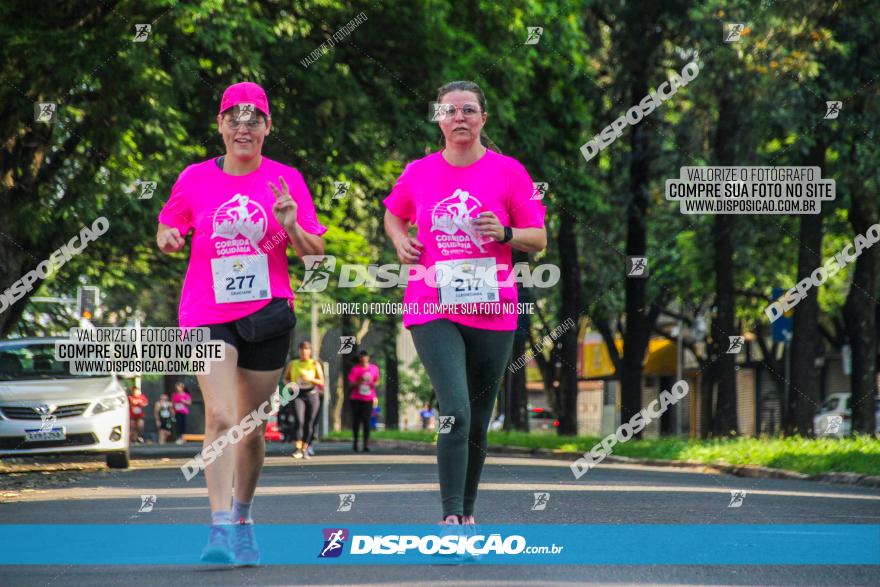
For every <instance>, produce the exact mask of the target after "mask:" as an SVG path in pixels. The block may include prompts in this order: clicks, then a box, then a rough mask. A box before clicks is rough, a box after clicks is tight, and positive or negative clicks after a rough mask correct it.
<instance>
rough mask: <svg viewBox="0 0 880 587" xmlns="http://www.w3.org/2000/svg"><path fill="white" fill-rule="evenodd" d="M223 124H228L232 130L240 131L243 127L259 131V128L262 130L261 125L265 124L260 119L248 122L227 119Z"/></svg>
mask: <svg viewBox="0 0 880 587" xmlns="http://www.w3.org/2000/svg"><path fill="white" fill-rule="evenodd" d="M223 122H224V123H225V124H226V126H227V127H228V128H230V129H232V130H238V129H239V128H241V125H244V127H245V128H246V129H247V130H257V129H258V128H260V125H261V124H263V120H262V119H259V118H258V119H255V120H248V121H244V120H233V119H231V118H227V119H225V120H224V121H223Z"/></svg>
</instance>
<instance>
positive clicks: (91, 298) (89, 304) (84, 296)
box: [76, 285, 100, 320]
mask: <svg viewBox="0 0 880 587" xmlns="http://www.w3.org/2000/svg"><path fill="white" fill-rule="evenodd" d="M99 298H100V290H99V289H98V288H97V287H95V286H93V285H84V286H82V287H80V288H78V289H77V290H76V307H77V312H78V313H79V317H80V318H85V319H86V320H91V319H92V317H93V316H94V315H95V311H96V310H97V309H98V299H99Z"/></svg>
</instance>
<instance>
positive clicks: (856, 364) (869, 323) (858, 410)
mask: <svg viewBox="0 0 880 587" xmlns="http://www.w3.org/2000/svg"><path fill="white" fill-rule="evenodd" d="M852 197H853V200H854V203H855V200H856V198H857V196H856V195H855V194H853V196H852ZM866 197H872V196H871V195H868V196H866ZM850 222H851V223H852V225H853V228H855V231H856V234H864V231H865V230H867V226H869V225H870V223H869V222H868V221H867V220H866V219H865V217H864V216H857V215H856V213H855V211H853V210H851V211H850ZM876 247H877V245H875V246H873V247H870V248H867V249H865V250H864V251H862V254H861V255H859V258H858V259H857V260H856V267H855V271H854V272H853V281H852V285H851V286H850V289H849V294H848V295H847V297H846V304H845V305H844V318H845V320H846V330H847V335H848V336H849V343H850V347H851V349H852V375H851V376H850V392H851V393H852V397H851V398H850V406H851V408H852V430H853V432H856V433H858V432H861V433H864V434H873V433H874V430H875V426H876V423H875V421H874V420H875V415H874V398H875V397H876V396H877V390H876V384H877V322H876V320H877V314H876V312H875V309H874V308H875V306H876V304H877V303H878V301H880V300H878V296H877V295H876V292H877V257H878V256H877V248H876Z"/></svg>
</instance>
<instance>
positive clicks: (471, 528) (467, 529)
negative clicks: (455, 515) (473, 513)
mask: <svg viewBox="0 0 880 587" xmlns="http://www.w3.org/2000/svg"><path fill="white" fill-rule="evenodd" d="M461 527H462V529H463V530H464V533H465V535H466V536H467V537H468V538H470V537H471V536H478V535H481V534H482V533H483V532H482V530H481V529H480V527H479V526H477V525H476V524H462V526H461ZM458 556H459V557H461V558H460V559H459V560H472V561H478V560H480V559H481V558H483V555H482V554H478V553H470V552H467V551H465V553H464V554H461V555H458Z"/></svg>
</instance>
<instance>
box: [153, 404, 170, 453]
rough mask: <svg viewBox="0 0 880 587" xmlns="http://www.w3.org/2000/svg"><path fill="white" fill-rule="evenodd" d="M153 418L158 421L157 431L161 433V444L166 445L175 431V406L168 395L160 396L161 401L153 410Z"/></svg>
mask: <svg viewBox="0 0 880 587" xmlns="http://www.w3.org/2000/svg"><path fill="white" fill-rule="evenodd" d="M153 418H154V419H155V420H156V430H158V431H159V444H165V443H166V442H168V440H169V439H170V438H171V433H172V432H173V430H174V404H172V403H171V400H169V399H168V394H167V393H163V394H162V395H160V396H159V401H157V402H156V405H155V407H154V408H153Z"/></svg>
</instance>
